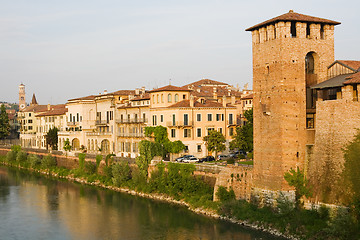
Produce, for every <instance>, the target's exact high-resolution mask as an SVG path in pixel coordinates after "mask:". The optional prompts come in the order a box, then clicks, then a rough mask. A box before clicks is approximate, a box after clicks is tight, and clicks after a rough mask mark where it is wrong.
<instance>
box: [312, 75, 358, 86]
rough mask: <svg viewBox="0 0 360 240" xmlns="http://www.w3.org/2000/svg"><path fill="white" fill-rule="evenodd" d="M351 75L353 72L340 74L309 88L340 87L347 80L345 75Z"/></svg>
mask: <svg viewBox="0 0 360 240" xmlns="http://www.w3.org/2000/svg"><path fill="white" fill-rule="evenodd" d="M351 75H353V73H350V74H342V75H339V76H336V77H333V78H330V79H329V80H326V81H324V82H322V83H318V84H315V85H313V86H311V87H310V88H311V89H325V88H335V87H342V86H344V82H345V81H347V80H348V79H346V78H347V77H349V76H351Z"/></svg>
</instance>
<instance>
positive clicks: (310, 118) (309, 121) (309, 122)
mask: <svg viewBox="0 0 360 240" xmlns="http://www.w3.org/2000/svg"><path fill="white" fill-rule="evenodd" d="M314 119H315V114H309V113H308V114H306V128H308V129H313V128H314V127H315V120H314Z"/></svg>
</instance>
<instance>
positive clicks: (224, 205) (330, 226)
mask: <svg viewBox="0 0 360 240" xmlns="http://www.w3.org/2000/svg"><path fill="white" fill-rule="evenodd" d="M84 159H85V155H82V154H81V155H80V156H79V166H78V168H76V169H72V170H69V169H66V168H64V167H58V166H57V165H56V158H55V157H53V156H51V155H47V156H44V157H43V158H39V156H37V155H28V154H27V153H25V152H23V151H21V148H19V147H17V146H13V148H12V151H10V152H8V154H7V155H6V156H0V162H4V163H6V164H8V165H11V166H15V167H22V168H27V169H33V170H35V171H40V172H48V173H51V174H52V175H54V176H59V177H73V178H80V179H84V180H86V181H87V182H88V183H94V182H95V183H99V184H102V185H105V186H113V187H122V188H127V189H131V190H135V191H137V192H142V193H149V194H152V193H160V194H164V195H166V196H170V197H172V198H173V199H176V200H183V201H185V202H187V203H188V204H189V205H190V206H191V207H192V208H202V209H208V210H212V211H217V212H218V213H219V214H220V215H221V216H224V217H227V218H230V219H235V220H237V221H239V222H240V223H245V224H246V225H249V226H253V227H256V226H258V227H260V229H277V230H278V231H279V232H281V233H283V234H284V235H287V236H297V237H298V238H299V239H359V236H360V235H359V224H358V222H357V221H356V219H355V218H354V215H352V211H351V209H349V208H339V209H336V210H334V211H330V210H329V209H328V208H326V207H321V208H320V209H318V210H315V209H311V210H305V209H302V208H296V207H295V205H294V203H292V202H290V201H288V200H287V199H286V198H285V197H280V198H279V199H278V200H277V206H276V208H274V207H270V206H263V207H261V208H260V207H258V206H259V204H258V203H257V202H256V199H253V200H252V201H251V202H247V201H244V200H236V199H235V194H234V192H233V191H232V190H231V189H230V190H229V191H228V190H227V189H226V188H224V187H219V190H218V192H217V193H216V194H217V197H218V199H219V200H220V201H218V202H213V201H212V198H213V188H212V187H211V186H210V185H208V184H207V183H205V181H204V180H203V179H201V178H200V177H195V176H194V175H193V172H194V170H195V166H194V165H191V164H177V163H168V165H167V166H166V167H165V164H164V163H160V164H158V165H157V168H156V169H155V170H154V171H152V172H151V174H150V176H146V175H145V174H144V173H143V172H142V171H140V170H139V168H138V167H134V166H130V165H129V164H128V163H127V162H121V163H113V162H112V160H111V159H112V157H111V156H108V157H107V159H106V161H105V162H106V165H105V166H104V167H103V168H102V171H101V172H100V168H99V165H100V159H101V157H100V156H97V158H96V160H97V161H96V162H88V161H84Z"/></svg>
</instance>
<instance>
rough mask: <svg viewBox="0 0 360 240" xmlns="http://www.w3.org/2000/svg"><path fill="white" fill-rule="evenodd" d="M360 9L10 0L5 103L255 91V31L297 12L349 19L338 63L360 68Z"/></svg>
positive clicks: (2, 16) (1, 26) (345, 4)
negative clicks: (184, 90) (157, 91)
mask: <svg viewBox="0 0 360 240" xmlns="http://www.w3.org/2000/svg"><path fill="white" fill-rule="evenodd" d="M359 7H360V2H359V1H358V0H354V1H334V0H326V1H315V0H312V1H308V0H301V1H299V0H298V1H289V0H283V1H273V0H272V1H269V0H263V1H257V0H253V1H242V0H222V1H219V0H200V1H197V0H192V1H189V0H181V1H180V0H178V1H172V0H127V1H125V0H102V1H100V0H97V1H95V0H61V1H60V0H58V1H55V0H51V1H49V0H31V1H29V0H0V83H1V84H0V100H2V101H9V102H17V101H18V86H19V84H20V83H24V84H25V85H26V100H27V102H29V101H31V96H32V94H33V93H35V94H36V96H37V99H38V102H39V103H41V104H47V103H52V104H57V103H65V102H66V100H67V99H70V98H75V97H81V96H86V95H90V94H97V93H99V92H102V91H104V90H105V89H106V90H108V91H116V90H119V89H134V88H136V87H141V86H145V87H146V88H147V89H152V88H154V87H161V86H164V85H167V84H168V83H169V79H171V83H172V85H177V86H181V85H185V84H187V83H189V82H193V81H197V80H200V79H202V78H209V79H213V80H218V81H222V82H226V83H229V84H232V85H234V86H236V85H237V84H239V85H240V86H241V87H242V86H243V85H244V84H245V83H250V86H252V59H251V33H250V32H245V29H246V28H247V27H250V26H253V25H255V24H257V23H260V22H262V21H264V20H267V19H270V18H272V17H275V16H278V15H281V14H283V13H286V12H288V11H289V10H290V9H293V10H294V11H295V12H298V13H303V14H307V15H312V16H317V17H322V18H328V19H331V20H336V21H340V22H341V23H342V24H341V25H338V26H337V27H336V31H335V58H336V59H349V60H360V45H359V43H360V26H359V22H360V15H359Z"/></svg>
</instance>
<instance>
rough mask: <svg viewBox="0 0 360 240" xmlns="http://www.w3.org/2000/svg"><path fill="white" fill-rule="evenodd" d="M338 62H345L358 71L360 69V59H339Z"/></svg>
mask: <svg viewBox="0 0 360 240" xmlns="http://www.w3.org/2000/svg"><path fill="white" fill-rule="evenodd" d="M336 62H341V63H343V64H345V65H346V66H349V67H351V68H352V69H354V70H355V71H358V70H359V69H360V61H355V60H337V61H336Z"/></svg>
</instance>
